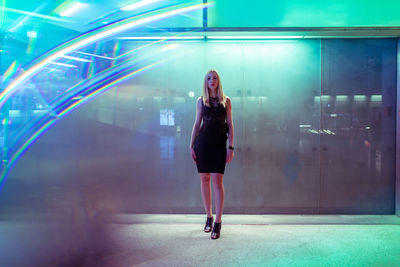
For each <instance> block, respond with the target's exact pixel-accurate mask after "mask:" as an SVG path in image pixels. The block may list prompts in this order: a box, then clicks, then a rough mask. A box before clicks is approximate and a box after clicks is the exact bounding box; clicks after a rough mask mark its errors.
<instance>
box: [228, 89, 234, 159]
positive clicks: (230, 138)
mask: <svg viewBox="0 0 400 267" xmlns="http://www.w3.org/2000/svg"><path fill="white" fill-rule="evenodd" d="M226 122H227V124H228V129H229V130H228V146H231V147H234V145H233V136H234V130H233V120H232V103H231V99H230V98H229V97H226ZM233 154H234V152H233V150H232V149H228V151H227V152H226V163H229V162H231V161H232V159H233Z"/></svg>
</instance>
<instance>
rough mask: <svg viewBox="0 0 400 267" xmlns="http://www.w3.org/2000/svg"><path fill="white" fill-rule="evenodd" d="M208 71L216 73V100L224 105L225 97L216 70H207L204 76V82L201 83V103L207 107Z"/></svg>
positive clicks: (208, 101) (208, 99) (208, 103)
mask: <svg viewBox="0 0 400 267" xmlns="http://www.w3.org/2000/svg"><path fill="white" fill-rule="evenodd" d="M210 73H215V75H217V77H218V87H217V96H218V102H219V103H220V104H221V105H222V106H224V107H225V104H226V97H225V95H224V91H223V90H222V84H221V79H220V78H219V75H218V72H217V71H216V70H213V69H211V70H209V71H208V72H207V73H206V76H205V77H204V83H203V103H204V105H206V106H207V107H209V106H210V95H209V93H208V80H207V78H208V75H209V74H210Z"/></svg>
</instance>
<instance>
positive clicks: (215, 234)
mask: <svg viewBox="0 0 400 267" xmlns="http://www.w3.org/2000/svg"><path fill="white" fill-rule="evenodd" d="M220 232H221V223H217V222H216V223H214V227H213V230H212V233H211V239H218V238H219V236H220Z"/></svg>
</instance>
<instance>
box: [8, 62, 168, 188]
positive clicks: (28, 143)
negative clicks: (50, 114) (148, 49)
mask: <svg viewBox="0 0 400 267" xmlns="http://www.w3.org/2000/svg"><path fill="white" fill-rule="evenodd" d="M163 62H165V61H160V62H156V63H153V64H150V65H147V66H145V67H142V68H140V69H137V70H135V71H133V72H131V73H128V74H126V75H124V76H122V77H120V78H118V79H116V80H114V81H112V82H109V83H107V84H105V85H103V86H101V87H100V88H98V89H97V90H95V91H93V92H91V93H90V94H89V95H87V96H84V97H82V98H80V99H79V100H78V101H76V102H75V103H73V104H71V105H70V106H68V107H66V108H65V109H64V110H63V111H61V112H60V113H59V114H57V115H56V116H54V118H56V119H53V120H51V121H49V122H47V123H46V124H44V125H43V126H42V127H40V128H39V129H38V130H37V131H36V132H35V133H34V134H33V135H32V136H31V137H30V138H29V139H28V140H27V141H26V142H25V143H24V144H23V145H22V146H21V147H20V148H19V149H18V151H17V152H16V153H15V154H14V155H13V156H12V158H11V159H10V161H9V162H8V164H7V165H6V166H5V168H4V169H3V170H2V172H1V175H0V190H1V188H2V185H3V184H4V181H5V177H6V176H7V173H8V171H9V170H10V168H11V167H12V166H13V165H14V164H15V162H16V161H17V160H18V159H19V158H20V157H21V156H22V155H23V153H24V152H25V151H26V150H27V149H28V148H29V147H30V146H31V145H32V144H33V143H34V142H35V141H36V140H38V139H39V137H40V136H41V135H42V134H43V133H44V132H45V131H46V130H48V129H49V128H50V127H51V126H53V125H54V124H55V123H56V122H58V121H59V120H61V119H62V118H64V117H65V116H67V115H68V114H69V113H71V112H72V111H73V110H75V109H76V108H78V107H80V106H81V105H83V104H84V103H86V102H88V101H90V100H92V99H93V98H95V97H97V96H99V95H100V94H102V93H103V92H105V91H106V90H108V89H111V88H112V87H114V86H116V85H118V84H119V83H121V82H123V81H125V80H127V79H129V78H132V77H134V76H135V75H138V74H140V73H142V72H144V71H147V70H149V69H150V68H152V67H155V66H156V65H159V64H161V63H163Z"/></svg>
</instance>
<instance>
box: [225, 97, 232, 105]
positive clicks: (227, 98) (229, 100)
mask: <svg viewBox="0 0 400 267" xmlns="http://www.w3.org/2000/svg"><path fill="white" fill-rule="evenodd" d="M225 103H227V104H228V105H230V104H231V99H230V98H229V96H227V95H226V96H225Z"/></svg>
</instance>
